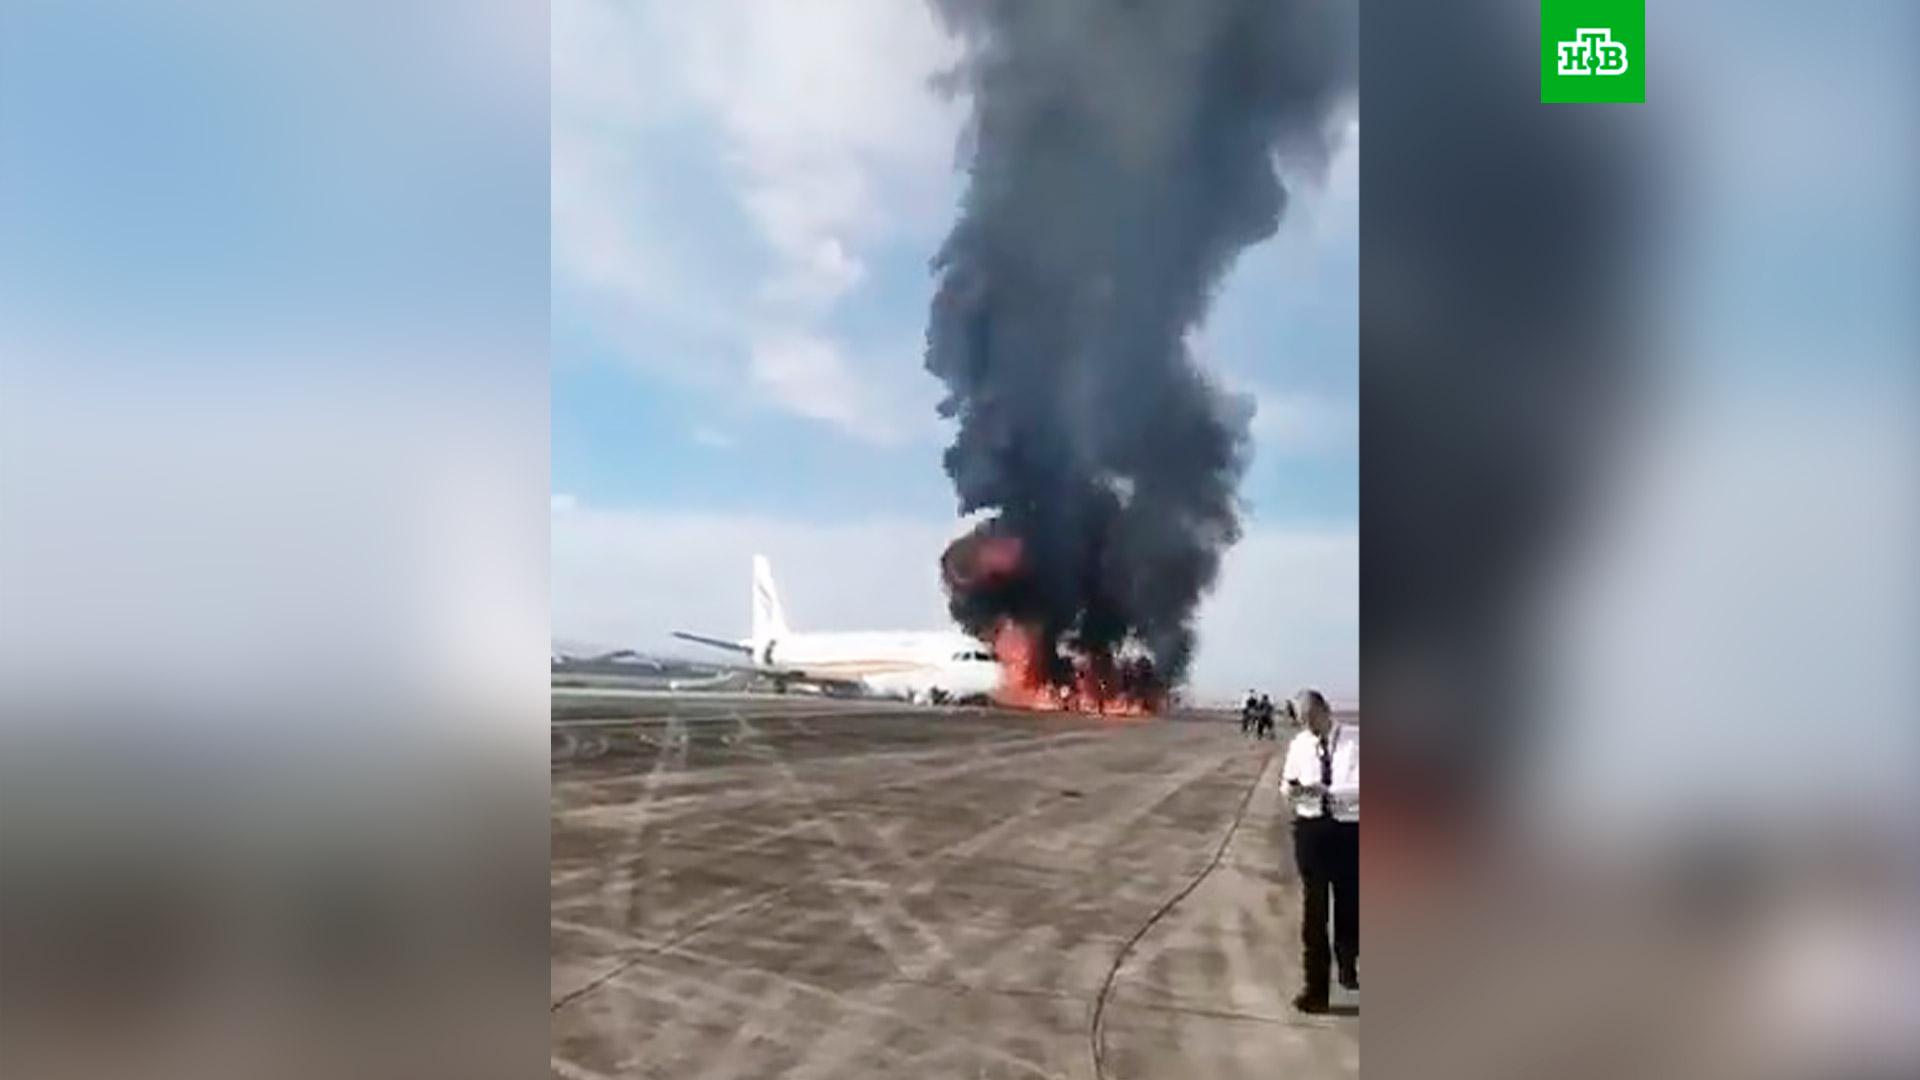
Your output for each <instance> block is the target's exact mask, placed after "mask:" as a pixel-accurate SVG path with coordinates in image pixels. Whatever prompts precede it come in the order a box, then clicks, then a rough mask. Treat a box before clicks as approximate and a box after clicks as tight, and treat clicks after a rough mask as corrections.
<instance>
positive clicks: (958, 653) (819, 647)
mask: <svg viewBox="0 0 1920 1080" xmlns="http://www.w3.org/2000/svg"><path fill="white" fill-rule="evenodd" d="M752 647H753V649H754V661H755V663H756V664H758V665H760V666H762V667H765V668H769V669H773V670H780V671H795V672H799V673H800V674H801V675H803V676H805V677H808V678H815V679H821V680H833V681H846V682H855V683H859V684H860V685H862V686H864V687H865V688H866V689H867V691H868V692H869V693H873V694H879V695H883V696H887V697H903V698H911V699H913V700H916V701H924V700H928V699H930V698H934V697H946V698H970V697H976V696H979V697H986V696H991V695H992V694H993V693H994V692H995V691H996V690H998V689H999V687H1000V665H999V664H998V663H996V662H995V661H994V659H993V654H992V652H991V651H990V650H989V649H988V648H987V646H985V645H983V644H981V643H980V642H978V641H975V640H974V639H973V638H970V637H968V636H966V635H965V634H960V633H954V632H950V631H949V632H939V631H937V632H911V631H908V632H899V633H886V632H860V633H838V634H835V633H825V634H794V633H789V634H787V635H785V636H781V637H770V638H768V639H767V640H765V641H758V642H754V643H753V646H752Z"/></svg>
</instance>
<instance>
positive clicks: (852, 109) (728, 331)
mask: <svg viewBox="0 0 1920 1080" xmlns="http://www.w3.org/2000/svg"><path fill="white" fill-rule="evenodd" d="M954 55H955V46H954V45H953V44H952V43H950V42H949V41H948V40H947V38H946V37H945V35H944V33H943V32H942V31H941V30H940V29H939V27H938V26H937V25H936V24H935V22H934V20H933V17H932V14H931V13H930V11H928V10H927V8H926V5H924V4H920V3H904V4H903V3H898V2H895V0H812V2H809V3H806V4H795V3H790V2H786V0H725V2H712V3H699V4H685V3H673V2H669V0H661V2H655V3H641V4H638V5H617V4H614V3H612V2H610V0H560V2H559V3H556V4H555V6H554V31H553V71H554V90H553V94H554V102H553V145H554V165H553V206H554V210H553V216H554V226H553V227H554V265H555V273H556V276H557V277H558V278H559V279H560V281H561V282H562V283H563V288H578V289H579V290H580V291H581V292H582V293H583V294H584V295H585V297H586V298H587V300H588V303H587V305H586V306H587V307H588V308H589V309H590V310H591V312H592V313H593V314H592V318H593V319H594V320H595V322H596V323H597V324H598V325H596V326H595V327H594V329H595V330H596V332H598V333H600V334H601V335H602V336H603V337H605V338H607V339H609V340H610V341H612V342H613V343H614V344H615V345H616V347H619V348H622V349H624V350H625V351H627V352H629V353H631V354H632V355H633V357H634V359H635V360H636V361H637V362H639V363H643V364H647V365H649V366H650V369H651V370H652V371H653V373H654V374H656V375H668V376H672V377H676V378H681V379H710V380H713V381H714V382H715V383H716V384H719V385H724V384H728V383H732V382H737V381H739V380H740V379H743V378H745V379H752V380H753V381H754V382H755V383H756V385H757V388H758V390H759V391H760V394H759V399H760V400H761V401H762V402H763V403H764V404H765V405H767V406H769V407H772V408H776V409H779V410H782V411H785V412H788V413H791V414H794V415H797V416H802V417H806V418H808V419H812V420H817V421H820V422H822V423H825V424H828V425H831V426H833V427H836V428H838V429H839V430H841V431H843V432H845V433H847V434H850V435H852V436H854V437H856V438H860V439H864V440H868V441H875V440H877V439H886V438H893V437H897V434H896V433H897V432H898V430H899V429H900V427H901V425H900V424H899V422H898V420H897V418H898V417H899V416H900V415H902V414H903V413H904V412H905V411H907V410H909V409H911V408H914V407H917V406H918V405H919V404H921V403H920V402H919V401H918V400H916V397H917V395H914V394H913V393H911V392H910V391H909V392H907V393H904V394H903V393H902V392H901V391H902V389H903V382H904V380H903V379H902V378H901V377H900V375H899V373H898V372H896V371H895V370H894V369H896V368H903V369H904V370H905V371H906V372H908V373H910V374H914V375H917V374H918V371H917V365H915V364H912V363H911V362H910V359H911V354H909V355H908V357H906V358H904V360H905V361H906V362H904V363H903V357H901V356H894V355H881V354H879V353H875V352H871V351H866V352H859V351H849V350H847V349H845V348H843V347H841V346H839V345H836V344H833V343H832V338H833V335H832V334H831V332H830V330H829V322H830V320H831V319H832V317H833V316H834V314H835V313H836V311H837V309H838V305H840V304H841V303H842V302H843V301H844V300H846V298H848V297H849V296H850V295H852V294H854V293H855V292H856V291H857V290H858V289H860V288H861V287H863V286H864V285H865V284H866V283H867V282H868V281H869V279H870V274H871V271H870V269H869V268H870V264H871V262H872V260H873V258H874V257H875V255H876V254H877V253H878V252H880V251H881V250H882V249H883V248H884V247H886V246H887V245H889V244H893V243H898V242H902V241H903V240H905V241H908V242H912V243H914V244H915V245H916V246H921V247H925V248H928V249H929V250H930V249H931V246H932V244H933V243H934V242H935V241H936V240H937V237H938V232H939V231H940V230H942V229H944V228H945V225H946V222H947V220H948V218H949V216H950V214H951V207H952V203H953V192H954V191H955V189H956V186H957V180H956V178H955V177H954V175H953V169H952V165H953V160H952V153H953V145H954V139H955V136H956V134H957V132H958V130H959V125H960V110H959V107H958V106H957V105H955V104H954V103H951V102H947V101H943V100H942V99H940V98H939V97H938V96H936V95H934V94H933V93H931V92H930V91H929V89H928V80H929V78H930V77H931V76H932V75H933V74H934V73H935V72H937V71H939V70H940V69H942V68H943V67H945V66H948V65H949V64H950V63H951V61H952V59H953V57H954ZM690 133H699V135H700V136H701V137H695V136H694V135H693V134H690ZM709 135H710V136H714V139H713V140H709V139H707V138H706V136H709ZM716 142H717V145H716ZM698 155H712V157H713V160H712V161H711V162H710V164H711V165H712V166H713V170H714V171H717V172H718V173H719V174H720V175H721V176H722V177H723V178H724V191H722V192H720V194H721V196H722V200H721V202H720V204H719V205H722V206H725V205H729V204H730V205H731V206H732V208H733V210H734V211H735V213H736V214H737V215H738V217H737V220H736V221H735V222H726V221H715V222H703V221H698V220H689V213H688V209H687V206H686V205H685V199H684V198H683V197H676V194H675V192H676V190H684V187H685V185H686V184H688V183H689V182H691V181H689V179H688V176H687V175H670V174H672V170H673V169H674V168H676V167H677V166H682V165H684V164H685V163H686V161H687V160H688V159H689V158H690V157H692V156H698ZM692 171H693V172H695V173H704V172H706V171H708V170H706V169H695V170H692ZM683 172H684V170H683ZM676 185H677V187H676ZM712 210H713V208H712V207H711V206H709V207H705V208H703V212H706V213H711V212H712ZM735 224H744V225H745V226H746V227H747V229H748V230H749V231H750V234H751V235H752V236H753V237H754V238H755V239H757V240H758V241H759V243H760V245H761V249H762V250H761V253H760V254H761V256H762V257H761V258H760V259H759V260H757V261H747V262H745V263H744V264H743V261H742V260H741V259H740V257H739V253H738V252H737V251H733V250H731V249H729V250H728V251H727V252H726V253H724V254H716V253H715V252H714V251H713V250H712V249H713V248H714V247H715V245H714V244H712V243H711V239H712V235H711V232H710V230H717V229H721V228H723V227H732V226H733V225H735ZM662 328H670V329H671V330H673V331H675V332H677V333H678V334H679V335H680V336H681V337H686V336H689V335H690V336H692V337H693V338H695V339H696V340H700V341H705V342H708V343H709V344H710V345H711V353H712V356H711V358H710V359H711V360H712V361H714V362H702V363H695V364H690V363H687V362H685V358H684V357H681V356H662V355H658V354H659V353H660V352H661V351H662V350H659V349H657V348H649V347H648V344H647V339H648V337H649V333H650V332H651V334H653V335H658V334H659V333H660V332H661V330H662ZM769 340H771V341H773V342H774V343H775V344H773V345H771V346H770V345H769V344H768V342H769ZM796 341H797V342H802V343H804V344H803V345H802V346H799V347H795V346H793V345H791V344H788V343H791V342H796ZM828 351H831V352H832V353H833V354H834V355H833V358H832V359H828V358H826V356H825V353H826V352H828ZM707 359H708V358H705V357H703V361H705V360H707Z"/></svg>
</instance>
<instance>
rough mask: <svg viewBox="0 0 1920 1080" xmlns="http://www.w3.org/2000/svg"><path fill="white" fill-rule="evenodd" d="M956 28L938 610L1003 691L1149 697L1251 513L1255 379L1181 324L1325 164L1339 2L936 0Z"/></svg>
mask: <svg viewBox="0 0 1920 1080" xmlns="http://www.w3.org/2000/svg"><path fill="white" fill-rule="evenodd" d="M933 6H934V8H935V10H936V11H937V12H938V13H939V15H940V16H941V17H942V19H943V20H944V21H945V22H946V24H947V26H948V27H949V29H950V30H952V32H953V33H954V34H955V35H956V36H957V37H958V38H959V40H960V41H961V42H962V43H963V45H964V47H965V48H964V54H963V57H962V59H961V61H960V63H959V65H958V66H957V67H956V68H955V69H954V71H952V72H951V73H950V74H949V77H948V79H947V85H948V86H949V87H951V88H952V89H953V90H954V91H955V92H957V93H961V94H964V95H965V96H966V97H967V98H968V99H969V101H970V105H971V117H970V121H969V124H968V126H967V132H966V136H965V140H964V142H963V151H964V153H963V157H964V160H965V164H966V167H967V171H968V173H969V177H970V182H969V185H968V188H967V191H966V194H965V196H964V199H963V201H962V206H961V213H960V217H959V220H958V221H957V222H956V223H955V224H954V226H953V229H952V232H951V233H950V234H949V235H948V237H947V239H946V242H945V244H944V245H943V246H942V248H941V249H940V252H939V254H938V255H937V256H936V257H935V259H934V263H933V268H934V272H935V274H936V276H937V279H938V280H937V288H936V292H935V296H934V301H933V306H932V312H931V317H930V320H929V325H928V330H927V353H926V367H927V370H928V371H930V372H932V373H933V374H934V375H936V376H938V377H939V378H940V379H941V380H942V382H943V383H944V384H945V386H946V390H947V395H946V398H945V399H944V400H943V401H942V403H941V405H940V412H941V414H942V415H943V416H946V417H948V418H950V419H953V420H955V421H956V422H957V424H958V430H957V431H956V433H955V436H954V441H953V443H952V445H951V446H950V447H949V448H948V450H947V452H946V457H945V465H946V471H947V473H948V475H949V476H950V477H951V478H952V480H953V484H954V488H955V493H956V495H957V497H958V502H959V510H960V512H961V513H962V514H972V513H975V512H977V511H989V512H990V515H989V516H988V518H987V519H986V520H984V521H983V522H982V523H981V524H980V525H978V526H977V527H976V528H974V529H973V531H971V532H970V533H968V534H967V535H965V536H963V537H961V538H960V539H959V540H957V541H955V542H954V543H953V544H952V545H951V546H950V547H949V548H948V549H947V551H946V553H945V555H944V557H943V559H942V571H943V579H944V581H945V583H946V586H947V591H948V596H949V598H950V606H951V609H952V613H953V616H954V618H955V620H956V621H958V622H959V623H960V625H961V626H963V627H964V628H966V629H967V630H968V631H969V632H971V633H973V634H975V635H977V636H978V637H980V638H981V639H982V640H985V641H990V642H992V643H993V644H994V646H995V651H996V654H997V655H998V656H999V657H1000V658H1001V663H1002V665H1003V666H1004V667H1005V668H1006V678H1005V689H1004V690H1003V691H1002V694H1003V696H1004V697H1005V698H1006V699H1007V701H1008V703H1010V704H1019V705H1026V706H1028V707H1033V708H1060V709H1081V710H1087V711H1117V712H1142V711H1151V710H1154V709H1157V708H1158V707H1160V705H1161V704H1162V703H1163V702H1164V701H1165V700H1166V698H1167V695H1168V694H1169V693H1170V692H1171V691H1172V690H1173V689H1174V688H1175V687H1177V686H1179V685H1180V684H1181V682H1182V681H1183V680H1184V679H1185V677H1186V675H1187V669H1188V666H1189V664H1190V662H1191V659H1192V655H1193V649H1194V641H1195V637H1194V629H1193V616H1194V612H1195V609H1196V608H1197V606H1198V604H1199V602H1200V599H1201V598H1202V597H1203V596H1204V595H1205V594H1206V592H1207V590H1208V589H1210V588H1211V587H1212V585H1213V582H1214V579H1215V577H1216V575H1217V574H1218V572H1219V567H1220V560H1221V557H1222V555H1223V554H1224V553H1225V551H1226V549H1227V548H1228V547H1229V546H1231V545H1232V544H1233V543H1235V542H1236V541H1237V540H1238V539H1239V537H1240V517H1239V505H1238V502H1237V499H1236V495H1235V491H1236V489H1237V487H1238V484H1239V481H1240V478H1241V476H1242V475H1243V474H1244V472H1245V471H1246V468H1247V464H1248V458H1249V453H1250V445H1249V439H1248V426H1249V423H1250V421H1251V419H1252V416H1253V407H1252V403H1251V401H1249V400H1248V399H1246V398H1245V397H1243V396H1241V395H1235V394H1230V393H1227V392H1225V391H1224V390H1222V389H1221V388H1220V387H1219V386H1218V385H1217V384H1216V383H1215V382H1214V381H1213V380H1212V379H1211V378H1210V377H1209V376H1208V375H1207V373H1206V372H1204V371H1203V370H1202V369H1201V368H1200V367H1199V366H1198V365H1197V364H1196V363H1195V362H1194V358H1193V356H1192V353H1191V350H1190V348H1189V345H1188V341H1189V335H1190V333H1191V332H1192V331H1194V330H1195V329H1196V328H1197V327H1199V326H1200V325H1201V323H1202V322H1203V320H1204V317H1205V315H1206V311H1207V307H1208V304H1209V303H1210V301H1211V299H1212V296H1213V293H1214V290H1215V288H1216V287H1217V285H1218V284H1219V282H1220V280H1221V279H1222V277H1223V276H1224V275H1225V274H1226V272H1227V270H1228V269H1229V268H1230V267H1231V266H1232V264H1233V262H1234V261H1235V259H1236V258H1237V257H1238V256H1239V254H1240V252H1241V251H1243V250H1244V249H1245V248H1246V247H1248V246H1249V245H1251V244H1254V243H1257V242H1259V241H1261V240H1264V239H1266V238H1268V237H1270V236H1272V235H1273V234H1274V232H1275V231H1276V230H1277V228H1278V226H1279V221H1280V218H1281V215H1282V212H1283V210H1284V208H1285V206H1286V202H1287V190H1286V188H1285V187H1284V186H1283V184H1282V182H1281V172H1280V169H1279V167H1278V166H1279V165H1281V164H1286V165H1288V166H1290V171H1291V172H1292V173H1298V172H1302V171H1304V172H1307V173H1311V172H1314V171H1316V170H1318V169H1323V168H1324V166H1325V163H1326V160H1327V158H1328V157H1329V155H1330V153H1331V151H1332V139H1333V137H1334V136H1333V134H1332V133H1333V132H1334V131H1335V130H1336V125H1335V124H1334V123H1333V114H1334V112H1335V110H1336V109H1337V108H1338V107H1339V106H1340V105H1341V104H1342V103H1343V102H1344V101H1346V100H1348V99H1349V98H1350V97H1351V95H1352V93H1353V88H1354V83H1355V79H1354V77H1355V73H1356V63H1355V57H1356V54H1357V48H1356V39H1357V23H1356V18H1355V13H1356V9H1357V5H1355V4H1353V3H1350V2H1343V0H1188V2H1185V3H1164V4H1163V3H1154V4H1142V3H1133V2H1127V0H1056V2H1050V3H1044V4H1020V3H1006V2H1004V0H933Z"/></svg>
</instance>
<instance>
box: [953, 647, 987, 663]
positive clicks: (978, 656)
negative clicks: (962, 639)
mask: <svg viewBox="0 0 1920 1080" xmlns="http://www.w3.org/2000/svg"><path fill="white" fill-rule="evenodd" d="M953 658H954V659H955V660H979V661H984V662H986V663H989V664H990V663H992V662H993V654H992V653H990V652H982V651H981V650H979V649H969V650H967V651H966V652H959V653H954V654H953Z"/></svg>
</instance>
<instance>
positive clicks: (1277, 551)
mask: <svg viewBox="0 0 1920 1080" xmlns="http://www.w3.org/2000/svg"><path fill="white" fill-rule="evenodd" d="M964 528H965V523H963V522H957V521H956V522H938V521H918V520H909V519H898V518H873V519H868V520H865V521H849V522H836V523H831V524H810V523H805V522H795V521H788V520H782V519H777V518H761V517H751V516H744V515H727V514H676V513H664V512H654V511H611V510H600V509H596V508H592V507H581V508H579V509H578V510H576V512H574V513H572V514H568V515H566V516H564V517H556V518H555V519H553V542H552V551H553V576H552V580H553V625H554V629H555V631H556V632H558V633H562V634H567V635H571V636H574V637H580V638H585V639H588V640H592V641H601V642H608V643H613V644H618V645H625V646H633V647H639V648H646V649H655V650H659V651H662V652H678V651H680V648H679V647H678V646H677V645H676V643H675V642H674V641H673V639H672V638H671V637H670V636H669V632H670V631H672V630H677V629H684V630H694V631H706V632H711V633H715V634H720V635H726V634H733V633H738V632H741V631H742V630H744V628H745V627H746V623H747V619H748V602H747V581H748V577H747V574H748V570H747V567H748V560H749V559H750V558H751V556H752V555H754V554H755V553H763V554H766V555H767V556H768V557H769V558H771V559H772V560H773V564H774V567H775V570H776V573H777V576H778V578H779V584H780V588H781V591H782V593H783V600H784V601H785V603H786V606H787V609H788V613H789V615H790V616H791V617H792V619H793V620H794V624H795V625H796V626H797V627H799V628H800V629H803V630H807V629H813V630H854V629H878V628H899V629H916V628H926V629H930V628H934V627H938V626H944V625H946V624H947V617H946V604H945V599H944V596H943V595H942V593H941V589H940V583H939V580H938V571H937V568H936V564H937V560H938V558H939V555H940V552H941V551H942V550H943V549H944V547H945V546H946V544H947V542H948V541H949V540H951V539H952V538H953V537H954V536H957V535H958V534H959V533H960V532H961V531H962V530H963V529H964ZM1358 606H1359V543H1358V535H1357V533H1356V531H1355V530H1354V529H1352V528H1351V527H1350V526H1341V527H1331V528H1325V529H1319V528H1299V529H1263V528H1256V529H1255V530H1253V532H1252V533H1251V534H1250V535H1249V536H1248V537H1247V538H1246V539H1245V540H1244V541H1242V542H1241V543H1240V544H1239V545H1238V546H1237V547H1236V548H1235V549H1234V550H1233V551H1231V552H1230V553H1228V556H1227V559H1226V562H1225V566H1224V568H1223V571H1222V575H1221V582H1220V587H1219V588H1218V589H1217V590H1215V592H1214V594H1213V595H1212V596H1211V597H1209V598H1208V599H1207V600H1206V602H1205V603H1204V604H1203V605H1202V608H1201V614H1200V633H1201V644H1200V651H1199V653H1198V656H1197V658H1196V661H1195V664H1194V670H1193V676H1194V686H1195V688H1196V689H1197V690H1198V691H1200V692H1201V693H1203V694H1207V695H1213V696H1223V697H1225V696H1232V695H1234V694H1237V693H1239V692H1241V691H1243V690H1245V689H1246V688H1247V687H1248V686H1250V685H1259V686H1261V687H1263V688H1266V689H1269V690H1271V691H1274V692H1276V693H1277V692H1282V691H1286V692H1290V691H1292V690H1294V689H1297V688H1298V687H1301V686H1306V685H1314V686H1319V687H1322V688H1324V689H1325V690H1326V691H1327V692H1328V694H1329V695H1331V696H1333V697H1335V698H1337V699H1340V700H1350V699H1352V698H1353V697H1355V696H1356V695H1355V690H1356V688H1357V686H1358V677H1359V676H1358V671H1359V659H1358V650H1359V634H1358V626H1359V617H1358Z"/></svg>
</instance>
